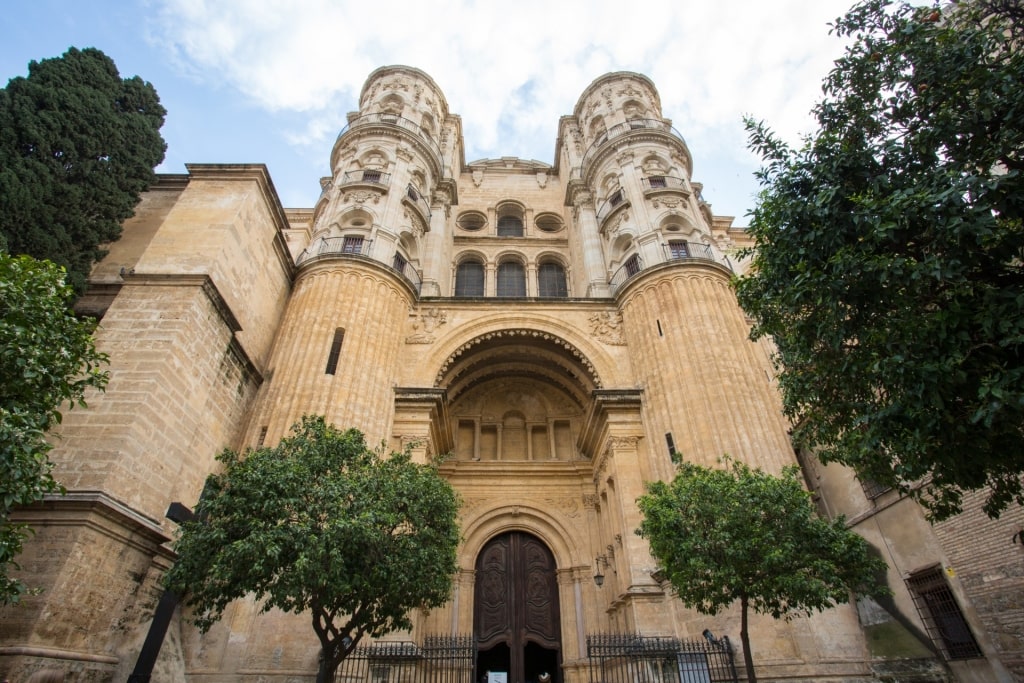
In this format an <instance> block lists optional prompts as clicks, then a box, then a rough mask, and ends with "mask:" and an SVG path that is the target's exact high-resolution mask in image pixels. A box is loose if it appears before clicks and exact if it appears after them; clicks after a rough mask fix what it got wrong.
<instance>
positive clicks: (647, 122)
mask: <svg viewBox="0 0 1024 683" xmlns="http://www.w3.org/2000/svg"><path fill="white" fill-rule="evenodd" d="M637 130H660V131H664V132H666V133H668V134H670V135H672V136H673V137H676V138H679V140H680V141H682V143H683V144H684V145H685V144H686V140H684V139H683V136H682V135H680V134H679V131H677V130H676V129H675V128H673V127H672V126H670V125H668V124H667V123H665V122H664V121H659V120H658V119H630V120H629V121H626V122H625V123H619V124H616V125H614V126H612V127H611V128H609V129H608V130H606V131H605V132H604V133H601V135H598V136H597V139H596V140H594V142H593V143H591V145H590V147H589V148H588V149H587V151H586V153H585V154H584V155H583V163H581V164H580V167H581V168H582V170H583V171H586V169H587V167H588V166H589V165H590V162H591V161H592V160H593V158H594V155H596V154H597V152H598V151H599V150H600V149H601V148H602V147H604V145H605V143H606V142H610V141H612V140H614V139H615V138H617V137H620V136H622V135H625V134H626V133H631V132H633V131H637Z"/></svg>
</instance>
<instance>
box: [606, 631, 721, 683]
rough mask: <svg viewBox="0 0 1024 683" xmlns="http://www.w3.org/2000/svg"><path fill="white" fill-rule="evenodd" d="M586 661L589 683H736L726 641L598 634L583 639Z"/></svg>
mask: <svg viewBox="0 0 1024 683" xmlns="http://www.w3.org/2000/svg"><path fill="white" fill-rule="evenodd" d="M587 657H588V659H589V660H590V683H726V682H728V683H737V676H736V665H735V662H734V659H733V650H732V645H731V644H730V643H729V639H728V638H722V639H720V640H716V641H715V642H714V643H711V642H708V641H706V640H679V639H678V638H661V637H652V636H646V637H645V636H640V635H630V634H599V635H592V636H588V637H587Z"/></svg>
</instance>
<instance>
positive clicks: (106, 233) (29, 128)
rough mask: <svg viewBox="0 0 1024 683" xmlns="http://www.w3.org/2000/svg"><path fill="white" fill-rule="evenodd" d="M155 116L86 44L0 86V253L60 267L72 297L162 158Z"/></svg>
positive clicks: (152, 95) (156, 109) (137, 90)
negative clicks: (71, 290)
mask: <svg viewBox="0 0 1024 683" xmlns="http://www.w3.org/2000/svg"><path fill="white" fill-rule="evenodd" d="M165 114H166V111H165V110H164V108H163V107H162V106H161V105H160V100H159V98H158V97H157V94H156V91H155V90H154V89H153V86H151V85H150V84H149V83H146V82H144V81H143V80H142V79H140V78H139V77H138V76H136V77H134V78H127V79H122V78H121V77H120V75H119V74H118V72H117V67H116V66H115V65H114V62H113V61H112V60H111V59H110V58H109V57H107V56H106V55H105V54H103V53H102V52H100V51H99V50H97V49H95V48H87V49H84V50H77V49H75V48H71V49H69V50H68V51H67V52H66V53H64V55H63V56H62V57H59V58H53V59H44V60H43V61H41V62H31V63H30V64H29V65H28V77H27V78H26V77H18V78H13V79H11V80H10V82H9V83H8V84H7V87H6V88H5V89H3V90H0V249H4V248H6V249H7V251H9V252H10V253H12V254H28V255H30V256H34V257H36V258H39V259H48V260H51V261H53V262H54V263H57V264H59V265H62V266H64V267H65V268H66V269H67V272H68V279H69V281H70V282H71V284H72V286H73V287H74V288H75V291H76V292H78V293H81V292H82V291H83V290H84V288H85V279H86V277H87V276H88V275H89V271H90V269H91V267H92V264H93V263H94V262H95V261H97V260H99V259H100V258H102V256H103V255H104V254H105V253H106V252H104V251H103V250H101V249H100V245H101V244H103V243H106V242H111V241H113V240H116V239H117V238H118V237H119V236H120V235H121V223H122V222H123V221H124V220H126V219H127V218H129V217H131V215H132V213H133V211H134V208H135V205H136V204H137V203H138V201H139V195H140V193H141V192H142V191H143V190H145V189H146V187H147V186H148V185H149V183H150V182H151V181H152V179H153V177H154V176H153V169H154V168H155V167H156V166H157V165H158V164H159V163H160V162H161V161H163V158H164V150H165V149H166V145H165V144H164V140H163V138H162V137H161V136H160V127H161V126H163V123H164V115H165Z"/></svg>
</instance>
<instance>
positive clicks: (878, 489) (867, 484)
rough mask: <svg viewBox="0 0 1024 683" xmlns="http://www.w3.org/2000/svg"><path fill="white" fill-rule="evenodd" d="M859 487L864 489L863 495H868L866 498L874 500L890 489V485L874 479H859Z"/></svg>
mask: <svg viewBox="0 0 1024 683" xmlns="http://www.w3.org/2000/svg"><path fill="white" fill-rule="evenodd" d="M860 487H861V488H862V489H864V495H865V496H867V497H868V500H874V499H875V498H878V497H879V496H880V495H882V494H883V493H885V492H886V491H891V490H892V487H891V486H888V485H886V484H879V483H878V482H877V481H875V480H874V479H861V480H860Z"/></svg>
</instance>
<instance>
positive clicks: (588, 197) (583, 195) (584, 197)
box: [572, 190, 594, 211]
mask: <svg viewBox="0 0 1024 683" xmlns="http://www.w3.org/2000/svg"><path fill="white" fill-rule="evenodd" d="M572 205H573V207H574V208H575V209H576V210H577V211H579V210H580V209H593V208H594V195H592V194H590V193H589V192H587V191H586V190H581V191H580V192H577V193H576V196H574V197H573V201H572Z"/></svg>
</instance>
